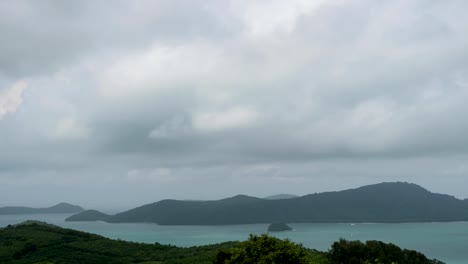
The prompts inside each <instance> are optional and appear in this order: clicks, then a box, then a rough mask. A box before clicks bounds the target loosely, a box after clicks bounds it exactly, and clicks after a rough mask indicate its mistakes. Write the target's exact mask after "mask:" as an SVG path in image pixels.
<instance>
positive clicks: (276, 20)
mask: <svg viewBox="0 0 468 264" xmlns="http://www.w3.org/2000/svg"><path fill="white" fill-rule="evenodd" d="M327 2H328V1H325V0H293V1H281V0H279V1H277V0H274V1H248V2H247V6H246V7H245V9H246V10H245V13H244V17H243V19H244V22H245V23H246V25H247V28H248V31H249V33H250V34H252V35H257V36H259V35H260V36H261V35H266V34H271V33H275V32H278V31H283V32H291V31H293V30H294V28H295V26H296V21H297V19H298V18H299V17H300V16H301V15H305V14H310V13H311V12H313V11H314V10H316V9H317V8H319V7H320V6H321V5H323V4H326V3H327ZM333 2H337V1H333Z"/></svg>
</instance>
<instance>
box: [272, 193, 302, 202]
mask: <svg viewBox="0 0 468 264" xmlns="http://www.w3.org/2000/svg"><path fill="white" fill-rule="evenodd" d="M296 197H299V196H298V195H294V194H287V193H281V194H275V195H270V196H267V197H265V198H263V199H267V200H281V199H291V198H296Z"/></svg>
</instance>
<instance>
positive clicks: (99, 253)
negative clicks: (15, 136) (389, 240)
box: [0, 221, 442, 264]
mask: <svg viewBox="0 0 468 264" xmlns="http://www.w3.org/2000/svg"><path fill="white" fill-rule="evenodd" d="M0 263H3V264H22V263H24V264H25V263H37V264H39V263H42V264H45V263H54V264H61V263H64V264H65V263H67V264H74V263H93V264H99V263H122V264H123V263H141V264H184V263H187V264H188V263H190V264H195V263H200V264H204V263H206V264H208V263H214V264H221V263H222V264H266V263H276V264H282V263H297V264H358V263H359V264H361V263H365V264H391V263H398V264H405V263H408V264H410V263H411V264H440V263H442V262H438V261H435V260H428V259H427V258H426V257H425V256H424V255H422V254H421V253H418V252H416V251H412V250H402V249H400V248H399V247H397V246H395V245H392V244H385V243H382V242H378V241H369V242H367V243H365V244H364V243H361V242H358V241H346V240H340V241H339V242H335V243H334V244H333V245H332V248H331V250H330V251H329V252H319V251H316V250H312V249H307V248H304V247H303V246H302V245H299V244H295V243H293V242H290V241H288V240H280V239H277V238H274V237H270V236H268V235H261V236H253V235H252V236H250V238H249V239H248V240H247V241H244V242H226V243H222V244H216V245H209V246H200V247H190V248H179V247H175V246H171V245H161V244H158V243H155V244H142V243H132V242H125V241H120V240H111V239H107V238H104V237H102V236H98V235H93V234H89V233H85V232H80V231H75V230H71V229H64V228H60V227H57V226H53V225H48V224H45V223H38V222H35V221H33V222H27V223H23V224H19V225H16V226H8V227H6V228H3V229H0Z"/></svg>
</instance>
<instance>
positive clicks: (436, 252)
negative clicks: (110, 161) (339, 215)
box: [0, 214, 468, 264]
mask: <svg viewBox="0 0 468 264" xmlns="http://www.w3.org/2000/svg"><path fill="white" fill-rule="evenodd" d="M68 216H70V214H34V215H0V227H4V226H7V225H9V224H17V223H20V222H23V221H25V220H39V221H45V222H48V223H51V224H55V225H58V226H61V227H65V228H71V229H76V230H81V231H85V232H90V233H95V234H99V235H102V236H105V237H108V238H112V239H122V240H127V241H134V242H144V243H155V242H158V243H161V244H172V245H176V246H181V247H188V246H199V245H207V244H213V243H220V242H225V241H232V240H245V239H246V238H248V236H249V234H262V233H265V232H266V229H267V226H268V225H267V224H255V225H233V226H160V225H157V224H152V223H135V224H128V223H124V224H109V223H104V222H65V218H67V217H68ZM290 226H291V227H293V228H294V231H288V232H281V233H272V235H274V236H276V237H279V238H288V239H290V240H292V241H294V242H297V243H302V244H303V245H304V246H306V247H308V248H315V249H318V250H328V249H329V247H330V245H331V244H332V243H333V242H334V241H336V240H338V239H340V238H345V239H348V240H362V241H366V240H380V241H384V242H387V243H394V244H396V245H398V246H400V247H402V248H408V249H415V250H418V251H420V252H422V253H424V254H426V255H427V256H428V257H430V258H437V259H439V260H442V261H444V262H446V263H447V264H462V263H463V264H466V263H468V222H450V223H403V224H290Z"/></svg>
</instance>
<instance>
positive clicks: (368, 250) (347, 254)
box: [214, 235, 442, 264]
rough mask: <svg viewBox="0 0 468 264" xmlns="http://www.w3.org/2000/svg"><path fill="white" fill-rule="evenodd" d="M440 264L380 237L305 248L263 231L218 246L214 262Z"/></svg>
mask: <svg viewBox="0 0 468 264" xmlns="http://www.w3.org/2000/svg"><path fill="white" fill-rule="evenodd" d="M269 263H297V264H441V263H442V262H440V261H438V260H429V259H427V258H426V257H425V256H424V255H423V254H421V253H419V252H416V251H414V250H406V249H404V250H402V249H400V248H399V247H397V246H395V245H393V244H385V243H383V242H380V241H368V242H366V243H365V244H364V243H362V242H359V241H346V240H340V241H339V242H335V243H334V244H333V245H332V249H331V250H330V251H329V252H326V253H324V252H318V251H315V250H311V249H306V248H304V247H303V246H302V245H299V244H295V243H292V242H290V241H288V240H280V239H277V238H274V237H269V236H267V235H261V236H251V237H250V239H249V240H247V241H245V242H242V243H240V244H239V245H238V246H236V247H235V248H233V249H231V250H228V251H226V250H220V251H219V252H218V254H217V255H216V257H215V261H214V264H269Z"/></svg>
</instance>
